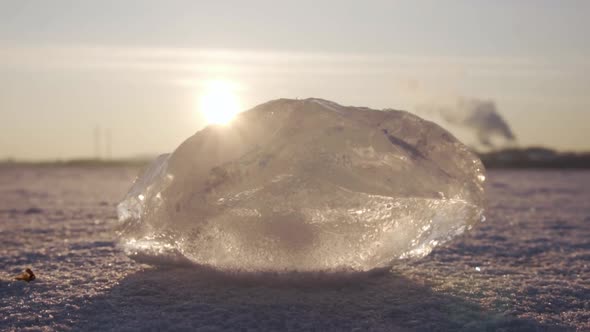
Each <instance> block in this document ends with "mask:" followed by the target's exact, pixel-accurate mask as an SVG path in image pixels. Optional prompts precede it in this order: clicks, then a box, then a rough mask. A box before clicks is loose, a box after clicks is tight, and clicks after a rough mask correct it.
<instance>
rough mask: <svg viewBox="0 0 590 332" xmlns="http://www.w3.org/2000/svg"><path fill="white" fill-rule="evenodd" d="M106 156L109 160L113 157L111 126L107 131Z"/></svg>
mask: <svg viewBox="0 0 590 332" xmlns="http://www.w3.org/2000/svg"><path fill="white" fill-rule="evenodd" d="M105 135H106V137H105V158H106V159H107V160H110V159H112V158H113V150H112V148H113V137H112V132H111V128H108V129H107V130H106V132H105Z"/></svg>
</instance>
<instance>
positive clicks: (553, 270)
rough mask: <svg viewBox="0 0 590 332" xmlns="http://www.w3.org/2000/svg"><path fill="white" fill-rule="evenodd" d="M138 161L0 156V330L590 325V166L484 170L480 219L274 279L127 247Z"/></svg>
mask: <svg viewBox="0 0 590 332" xmlns="http://www.w3.org/2000/svg"><path fill="white" fill-rule="evenodd" d="M136 173H137V169H133V168H125V167H105V168H73V167H21V168H17V167H3V168H0V279H1V280H0V329H1V330H19V331H22V330H59V331H62V330H84V331H88V330H97V331H104V330H142V331H145V330H174V331H180V330H191V331H192V330H203V331H205V330H207V331H210V330H221V329H225V330H274V331H283V330H317V331H330V330H345V331H349V330H359V331H364V330H375V331H397V330H400V331H405V330H410V331H412V330H418V331H437V330H440V331H446V330H460V331H463V330H464V331H480V330H490V331H492V330H504V331H564V330H565V331H567V330H578V331H589V330H590V172H584V171H490V172H489V182H488V199H489V210H488V212H487V216H488V220H487V222H485V223H483V224H481V225H479V226H478V227H476V228H475V229H474V230H473V231H471V232H469V233H467V234H466V235H465V236H461V237H459V238H456V239H455V240H453V241H451V242H450V243H448V244H447V245H445V246H443V247H439V248H437V249H435V251H434V252H433V253H432V254H431V255H429V256H427V257H426V258H424V259H421V260H417V261H408V262H399V264H398V265H396V266H395V267H394V268H393V269H392V270H391V271H381V272H379V273H373V274H370V275H344V274H340V275H331V276H329V275H318V274H314V275H309V274H300V275H297V274H292V275H289V276H281V277H278V276H276V275H272V274H265V275H225V274H221V273H216V272H214V271H206V270H199V269H195V268H191V267H186V266H185V267H182V266H168V267H150V266H145V265H140V264H138V263H136V262H134V261H132V260H130V259H128V258H127V257H126V256H125V255H123V254H122V252H121V251H120V250H118V249H117V247H116V242H115V235H114V231H113V228H114V227H115V225H116V224H117V220H116V215H115V205H116V203H117V202H118V201H119V200H120V199H121V198H122V197H123V195H124V194H125V192H126V190H127V189H128V188H129V186H130V184H131V181H132V180H133V178H134V176H135V175H136ZM26 267H31V268H32V269H33V270H34V271H35V273H36V274H37V280H35V281H33V282H31V283H29V284H27V283H24V282H15V281H12V280H11V277H12V276H13V275H16V274H18V273H20V272H22V271H23V270H24V269H25V268H26Z"/></svg>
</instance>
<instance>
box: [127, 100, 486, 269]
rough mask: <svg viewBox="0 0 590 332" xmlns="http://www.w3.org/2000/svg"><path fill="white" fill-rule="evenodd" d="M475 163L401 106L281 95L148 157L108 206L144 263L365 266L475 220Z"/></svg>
mask: <svg viewBox="0 0 590 332" xmlns="http://www.w3.org/2000/svg"><path fill="white" fill-rule="evenodd" d="M484 172H485V171H484V167H483V166H482V164H481V162H480V160H479V159H478V158H477V156H475V155H474V154H473V153H472V152H470V151H469V149H468V148H467V147H466V146H465V145H463V144H462V143H461V142H459V141H458V140H457V139H455V138H454V137H453V136H452V135H451V134H449V133H448V132H447V131H445V130H444V129H442V128H441V127H439V126H438V125H436V124H434V123H432V122H428V121H425V120H422V119H421V118H419V117H417V116H415V115H412V114H410V113H407V112H403V111H396V110H384V111H378V110H372V109H369V108H361V107H344V106H341V105H338V104H336V103H333V102H330V101H326V100H322V99H306V100H289V99H279V100H274V101H270V102H268V103H265V104H262V105H259V106H257V107H255V108H253V109H251V110H249V111H246V112H244V113H241V114H239V115H238V116H237V117H236V118H235V119H234V120H233V121H232V123H231V124H230V125H227V126H208V127H206V128H205V129H203V130H201V131H199V132H197V133H196V134H195V135H194V136H192V137H190V138H189V139H188V140H186V141H185V142H184V143H182V144H181V145H180V146H179V147H178V148H177V149H176V151H174V153H172V154H168V155H162V156H160V157H159V158H158V159H157V160H156V161H154V162H153V163H152V164H151V165H150V166H149V167H148V168H147V169H146V170H145V171H144V172H143V174H142V175H140V177H139V178H138V179H137V180H136V182H135V183H134V185H133V187H132V188H131V190H130V191H129V193H128V195H127V196H126V198H125V200H124V201H123V202H121V203H120V204H119V206H118V214H119V219H120V221H121V223H122V224H121V229H120V233H121V241H122V245H123V247H124V248H125V249H126V251H127V252H128V254H129V255H131V256H132V257H134V258H136V259H138V260H142V261H147V262H157V261H159V260H163V261H168V260H169V259H178V260H184V261H190V262H192V263H196V264H200V265H207V266H211V267H214V268H217V269H222V270H239V271H331V270H341V269H345V270H356V271H367V270H371V269H374V268H379V267H385V266H388V265H391V264H393V263H394V262H395V260H396V259H400V258H410V257H422V256H424V255H427V254H428V253H429V252H430V251H431V250H432V248H434V247H435V246H436V245H438V244H440V243H443V242H445V241H447V240H449V239H451V238H452V237H453V236H456V235H459V234H461V233H463V232H464V231H465V230H466V229H468V228H470V227H471V225H472V224H474V223H475V222H477V221H479V220H482V218H483V205H484V192H483V182H484V181H485V174H484Z"/></svg>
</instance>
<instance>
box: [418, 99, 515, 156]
mask: <svg viewBox="0 0 590 332" xmlns="http://www.w3.org/2000/svg"><path fill="white" fill-rule="evenodd" d="M417 110H418V113H420V114H427V115H430V116H435V117H437V118H440V119H441V120H442V121H443V122H445V123H447V124H451V125H454V126H459V127H463V128H468V129H470V130H472V131H474V133H475V136H476V138H477V141H478V143H479V144H480V145H481V146H482V147H485V148H494V147H497V145H498V144H497V141H498V139H499V140H500V141H502V142H503V144H506V143H514V142H515V141H516V136H515V135H514V132H513V131H512V129H511V128H510V125H509V124H508V123H507V122H506V120H505V119H504V118H503V117H502V115H501V114H500V113H499V112H498V109H497V107H496V103H495V102H494V101H493V100H482V99H477V98H458V99H457V101H456V103H455V105H454V106H451V107H448V106H437V105H421V106H419V107H418V108H417Z"/></svg>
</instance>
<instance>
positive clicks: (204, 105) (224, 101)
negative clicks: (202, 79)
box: [199, 80, 240, 124]
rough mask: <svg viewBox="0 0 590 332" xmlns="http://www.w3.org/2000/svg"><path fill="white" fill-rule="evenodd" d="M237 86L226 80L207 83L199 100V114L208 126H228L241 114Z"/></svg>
mask: <svg viewBox="0 0 590 332" xmlns="http://www.w3.org/2000/svg"><path fill="white" fill-rule="evenodd" d="M235 89H236V88H235V84H233V83H232V82H229V81H224V80H215V81H210V82H207V84H206V85H205V87H204V91H203V92H202V94H201V95H200V99H199V112H200V113H201V114H202V115H203V116H204V117H205V119H206V121H207V124H228V123H229V122H230V121H231V120H232V119H233V118H234V116H235V115H236V114H238V113H239V112H240V103H239V101H238V97H237V95H236V94H235Z"/></svg>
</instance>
